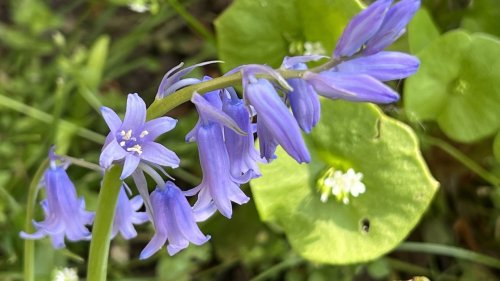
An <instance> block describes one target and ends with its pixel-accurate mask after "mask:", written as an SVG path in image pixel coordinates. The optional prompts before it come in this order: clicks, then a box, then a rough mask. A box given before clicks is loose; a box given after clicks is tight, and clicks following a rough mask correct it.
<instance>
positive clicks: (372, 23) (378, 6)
mask: <svg viewBox="0 0 500 281" xmlns="http://www.w3.org/2000/svg"><path fill="white" fill-rule="evenodd" d="M391 3H392V0H378V1H376V2H375V3H373V4H371V5H370V6H368V8H366V9H364V10H363V11H361V12H360V13H359V14H357V15H356V16H355V17H354V18H353V19H352V20H351V21H350V22H349V23H348V24H347V27H346V28H345V29H344V32H343V33H342V36H341V37H340V39H339V41H338V42H337V46H336V47H335V51H334V56H335V57H337V58H338V57H350V56H352V55H353V54H355V53H356V52H357V51H359V49H360V48H361V46H363V44H365V43H366V41H368V40H369V39H370V38H371V37H372V36H373V35H375V34H376V33H377V31H378V29H379V28H380V26H381V25H382V23H383V21H384V18H385V15H386V13H387V10H388V9H389V6H390V5H391Z"/></svg>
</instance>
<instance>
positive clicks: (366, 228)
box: [361, 218, 370, 233]
mask: <svg viewBox="0 0 500 281" xmlns="http://www.w3.org/2000/svg"><path fill="white" fill-rule="evenodd" d="M361 231H362V232H363V233H368V231H370V220H369V219H367V218H364V219H363V220H361Z"/></svg>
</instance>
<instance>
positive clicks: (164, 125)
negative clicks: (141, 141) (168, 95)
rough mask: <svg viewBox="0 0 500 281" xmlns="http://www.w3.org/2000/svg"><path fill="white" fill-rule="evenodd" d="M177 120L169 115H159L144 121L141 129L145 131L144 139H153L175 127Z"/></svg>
mask: <svg viewBox="0 0 500 281" xmlns="http://www.w3.org/2000/svg"><path fill="white" fill-rule="evenodd" d="M176 124H177V120H176V119H173V118H170V117H166V116H165V117H160V118H156V119H153V120H151V121H148V122H146V124H144V127H143V129H142V131H147V132H148V135H147V136H146V137H145V138H146V140H151V141H153V140H155V139H156V138H157V137H159V136H160V135H162V134H164V133H166V132H168V131H170V130H172V129H173V128H175V125H176Z"/></svg>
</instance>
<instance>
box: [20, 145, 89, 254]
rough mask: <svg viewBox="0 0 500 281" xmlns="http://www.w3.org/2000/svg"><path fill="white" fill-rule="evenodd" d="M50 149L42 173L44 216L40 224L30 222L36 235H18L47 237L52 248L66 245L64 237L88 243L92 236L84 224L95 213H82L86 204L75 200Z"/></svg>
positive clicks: (71, 185)
mask: <svg viewBox="0 0 500 281" xmlns="http://www.w3.org/2000/svg"><path fill="white" fill-rule="evenodd" d="M53 149H54V148H52V149H51V150H50V152H49V159H50V167H49V168H48V169H47V170H46V171H45V174H44V184H43V186H44V188H45V191H46V195H47V199H45V200H43V201H42V202H41V205H42V208H43V211H44V213H45V220H44V221H42V222H36V221H33V225H34V226H35V229H36V231H35V233H31V234H28V233H26V232H21V233H20V235H21V237H22V238H24V239H41V238H43V237H45V236H47V235H48V236H50V238H51V240H52V245H53V246H54V248H56V249H59V248H62V247H64V246H65V244H64V237H66V238H68V240H70V241H79V240H90V238H91V233H90V231H89V230H88V229H87V227H85V225H91V224H92V222H93V220H94V213H93V212H88V211H86V210H85V201H84V199H83V198H78V197H77V194H76V189H75V186H74V184H73V183H72V182H71V180H70V179H69V177H68V174H67V173H66V171H65V170H64V168H63V167H62V166H61V165H58V164H57V163H56V160H57V159H58V157H57V156H56V155H55V154H54V151H53Z"/></svg>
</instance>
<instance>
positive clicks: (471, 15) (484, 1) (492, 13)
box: [461, 0, 500, 36]
mask: <svg viewBox="0 0 500 281" xmlns="http://www.w3.org/2000/svg"><path fill="white" fill-rule="evenodd" d="M499 17H500V5H498V0H480V1H471V2H470V4H469V5H468V7H467V10H466V12H465V15H464V17H463V19H462V22H461V25H462V27H463V28H465V29H467V30H469V31H471V32H487V33H491V34H493V35H496V36H500V22H499V21H498V18H499Z"/></svg>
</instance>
